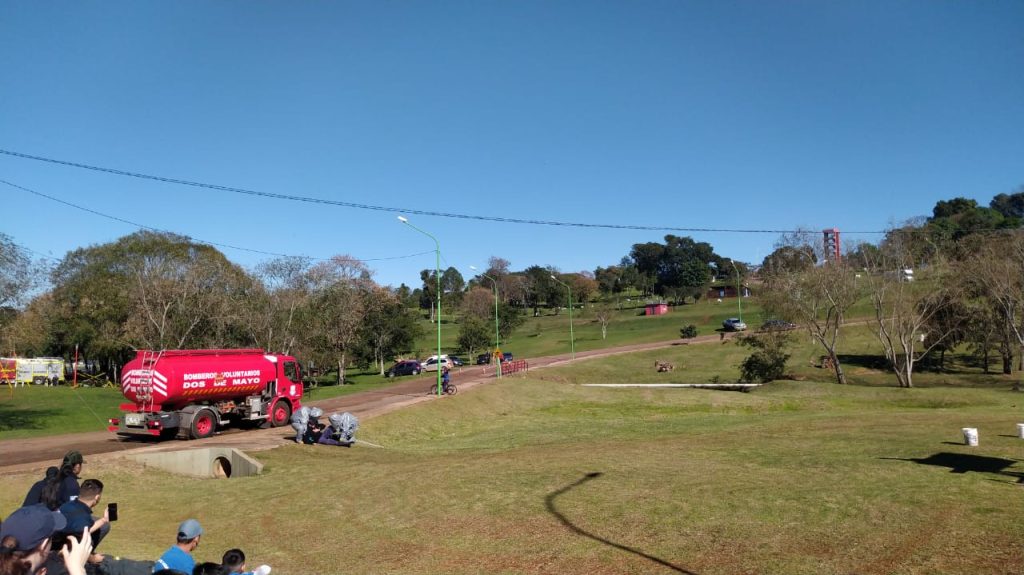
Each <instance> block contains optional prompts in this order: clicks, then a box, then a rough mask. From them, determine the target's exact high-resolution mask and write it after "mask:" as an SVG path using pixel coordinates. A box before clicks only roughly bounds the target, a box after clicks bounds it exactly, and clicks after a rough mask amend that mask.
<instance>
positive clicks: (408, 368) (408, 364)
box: [384, 359, 423, 377]
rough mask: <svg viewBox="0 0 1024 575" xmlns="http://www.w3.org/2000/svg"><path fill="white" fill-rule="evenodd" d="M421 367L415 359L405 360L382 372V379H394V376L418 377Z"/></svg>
mask: <svg viewBox="0 0 1024 575" xmlns="http://www.w3.org/2000/svg"><path fill="white" fill-rule="evenodd" d="M421 371H423V366H422V365H420V362H418V361H416V360H415V359H407V360H405V361H400V362H398V363H396V364H395V365H392V366H391V367H390V368H389V369H388V370H387V371H385V372H384V377H395V376H396V375H419V374H420V372H421Z"/></svg>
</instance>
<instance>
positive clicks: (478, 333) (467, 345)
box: [458, 315, 493, 357]
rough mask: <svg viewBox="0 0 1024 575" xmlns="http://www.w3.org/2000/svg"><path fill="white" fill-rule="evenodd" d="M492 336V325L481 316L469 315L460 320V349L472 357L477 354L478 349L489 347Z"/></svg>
mask: <svg viewBox="0 0 1024 575" xmlns="http://www.w3.org/2000/svg"><path fill="white" fill-rule="evenodd" d="M492 337H493V335H492V334H491V328H490V325H489V324H488V322H487V321H485V320H484V319H482V318H480V317H477V316H474V315H467V316H463V318H462V321H461V322H459V339H458V343H459V349H461V350H464V351H466V352H467V353H468V354H469V355H470V357H472V356H474V355H476V352H477V350H480V349H486V348H487V347H489V346H490V343H491V338H492Z"/></svg>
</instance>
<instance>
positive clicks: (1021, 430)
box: [1017, 423, 1024, 439]
mask: <svg viewBox="0 0 1024 575" xmlns="http://www.w3.org/2000/svg"><path fill="white" fill-rule="evenodd" d="M1017 437H1019V438H1021V439H1024V423H1018V424H1017Z"/></svg>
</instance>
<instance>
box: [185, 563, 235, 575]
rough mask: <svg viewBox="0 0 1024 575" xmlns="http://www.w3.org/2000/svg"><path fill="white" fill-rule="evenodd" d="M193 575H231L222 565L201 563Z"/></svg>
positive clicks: (193, 571)
mask: <svg viewBox="0 0 1024 575" xmlns="http://www.w3.org/2000/svg"><path fill="white" fill-rule="evenodd" d="M192 575H231V572H230V571H228V570H227V568H225V567H224V566H223V565H221V564H220V563H200V564H199V565H196V566H195V568H194V569H193V570H192Z"/></svg>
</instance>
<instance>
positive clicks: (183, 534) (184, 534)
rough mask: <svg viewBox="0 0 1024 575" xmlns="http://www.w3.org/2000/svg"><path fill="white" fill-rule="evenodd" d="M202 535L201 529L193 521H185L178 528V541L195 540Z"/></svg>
mask: <svg viewBox="0 0 1024 575" xmlns="http://www.w3.org/2000/svg"><path fill="white" fill-rule="evenodd" d="M202 534H203V528H202V527H201V526H200V525H199V522H198V521H196V520H195V519H186V520H185V521H183V522H182V523H181V525H179V526H178V538H179V539H195V538H196V537H199V536H200V535H202Z"/></svg>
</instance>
